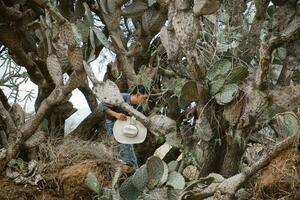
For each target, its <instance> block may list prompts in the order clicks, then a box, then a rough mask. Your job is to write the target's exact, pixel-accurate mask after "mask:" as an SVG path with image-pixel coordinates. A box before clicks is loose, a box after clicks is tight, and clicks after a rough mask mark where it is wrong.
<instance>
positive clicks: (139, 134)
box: [113, 117, 147, 144]
mask: <svg viewBox="0 0 300 200" xmlns="http://www.w3.org/2000/svg"><path fill="white" fill-rule="evenodd" d="M113 133H114V137H115V138H116V140H117V141H118V142H119V143H122V144H138V143H142V142H144V140H145V139H146V136H147V129H146V127H145V126H144V125H143V124H142V123H141V122H139V121H137V120H136V119H135V117H127V120H126V121H121V120H117V121H116V122H115V124H114V127H113Z"/></svg>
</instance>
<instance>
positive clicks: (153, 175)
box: [146, 156, 168, 189]
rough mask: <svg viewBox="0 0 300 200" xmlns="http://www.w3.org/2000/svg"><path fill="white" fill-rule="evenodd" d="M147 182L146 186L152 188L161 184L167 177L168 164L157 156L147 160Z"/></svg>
mask: <svg viewBox="0 0 300 200" xmlns="http://www.w3.org/2000/svg"><path fill="white" fill-rule="evenodd" d="M146 166H147V173H148V183H147V187H148V188H149V189H153V188H154V187H156V186H160V185H163V184H164V183H165V182H166V181H167V179H168V165H167V164H166V163H165V162H164V161H162V160H161V159H160V158H159V157H157V156H152V157H150V158H149V159H148V160H147V163H146Z"/></svg>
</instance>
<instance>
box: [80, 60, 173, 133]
mask: <svg viewBox="0 0 300 200" xmlns="http://www.w3.org/2000/svg"><path fill="white" fill-rule="evenodd" d="M84 69H85V70H86V73H87V76H88V77H89V78H90V79H91V81H92V82H93V84H94V87H93V92H94V93H95V95H96V96H97V98H98V100H100V101H101V102H105V103H109V104H112V105H115V106H120V107H121V108H123V109H124V110H125V111H127V112H128V113H129V114H131V115H133V116H135V117H136V118H137V119H138V120H139V121H140V122H141V123H143V124H144V125H145V126H146V127H147V128H149V130H150V131H151V132H152V133H154V134H155V135H165V134H167V133H169V132H170V131H174V130H173V129H174V127H176V122H175V121H174V120H171V119H170V118H168V117H166V116H153V117H151V118H148V117H146V116H145V115H144V114H143V113H141V112H139V111H137V110H136V109H134V108H133V107H132V106H131V105H129V104H128V103H126V102H124V99H123V98H122V96H121V94H120V90H119V88H118V87H117V85H116V84H115V83H114V82H112V81H110V80H106V81H102V82H99V81H98V80H97V78H96V76H95V75H94V73H93V72H92V70H91V69H90V67H89V66H88V64H87V63H85V62H84Z"/></svg>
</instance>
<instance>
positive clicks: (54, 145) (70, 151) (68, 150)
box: [38, 138, 117, 171]
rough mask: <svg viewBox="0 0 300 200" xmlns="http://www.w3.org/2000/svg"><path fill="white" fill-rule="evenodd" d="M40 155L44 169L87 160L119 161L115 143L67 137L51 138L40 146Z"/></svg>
mask: <svg viewBox="0 0 300 200" xmlns="http://www.w3.org/2000/svg"><path fill="white" fill-rule="evenodd" d="M109 143H112V142H111V141H109V140H107V141H106V144H109ZM38 157H39V161H40V163H41V164H42V165H43V170H46V171H49V170H50V171H51V170H57V169H60V168H63V167H65V166H70V165H72V164H76V163H80V162H82V161H85V160H95V161H99V162H101V161H103V162H110V163H112V164H113V163H115V164H116V163H117V154H116V148H115V145H110V146H108V145H105V144H104V143H100V142H90V141H83V140H80V139H76V138H65V139H64V140H62V141H59V140H53V139H49V140H48V141H47V142H45V143H43V144H41V145H40V146H39V151H38Z"/></svg>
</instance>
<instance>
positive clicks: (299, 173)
mask: <svg viewBox="0 0 300 200" xmlns="http://www.w3.org/2000/svg"><path fill="white" fill-rule="evenodd" d="M255 196H256V199H278V198H282V197H288V196H293V197H295V196H298V197H300V152H299V151H298V150H296V149H289V150H286V151H284V152H282V153H281V154H280V155H279V156H278V157H277V158H275V159H273V160H272V161H271V163H270V164H269V165H268V166H267V167H266V168H265V169H263V170H262V172H261V174H260V176H259V177H258V179H257V181H256V186H255Z"/></svg>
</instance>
